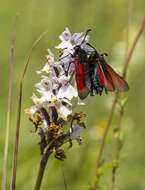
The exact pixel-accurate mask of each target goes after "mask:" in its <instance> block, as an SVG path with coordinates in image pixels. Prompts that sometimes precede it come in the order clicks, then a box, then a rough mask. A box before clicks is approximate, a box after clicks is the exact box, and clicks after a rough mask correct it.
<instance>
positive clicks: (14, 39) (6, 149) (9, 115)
mask: <svg viewBox="0 0 145 190" xmlns="http://www.w3.org/2000/svg"><path fill="white" fill-rule="evenodd" d="M17 16H18V14H17V15H16V17H15V19H14V24H13V32H12V42H11V48H10V60H9V82H8V83H9V84H8V105H7V119H6V135H5V145H4V158H3V171H2V186H1V188H2V190H6V183H7V162H8V149H9V130H10V120H11V107H12V83H13V67H14V50H15V43H16V22H17Z"/></svg>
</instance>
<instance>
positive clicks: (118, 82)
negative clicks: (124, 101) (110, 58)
mask: <svg viewBox="0 0 145 190" xmlns="http://www.w3.org/2000/svg"><path fill="white" fill-rule="evenodd" d="M105 67H106V73H105V76H106V78H107V81H108V80H109V81H112V83H113V86H114V90H116V91H119V92H122V91H127V90H128V89H129V87H128V84H127V82H126V81H125V80H124V79H123V77H121V76H120V75H119V74H117V73H116V72H115V71H114V70H113V69H112V68H111V67H110V65H108V64H105Z"/></svg>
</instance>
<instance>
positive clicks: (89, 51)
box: [61, 29, 129, 99]
mask: <svg viewBox="0 0 145 190" xmlns="http://www.w3.org/2000/svg"><path fill="white" fill-rule="evenodd" d="M90 31H91V29H88V30H87V31H86V32H85V33H83V34H82V35H80V36H79V38H80V39H82V41H80V40H79V44H77V45H74V46H73V53H69V54H68V55H65V56H64V57H63V56H61V59H64V58H65V57H67V56H70V54H71V56H72V58H73V61H71V62H70V64H69V66H68V69H67V71H66V73H67V72H69V68H70V65H71V64H74V66H75V69H74V70H75V71H74V73H75V79H76V84H77V91H78V95H79V97H80V99H85V98H86V97H87V96H88V95H89V94H90V95H91V96H92V95H95V94H100V95H101V94H102V92H103V90H105V92H106V93H107V91H117V92H123V91H127V90H128V89H129V87H128V84H127V82H126V81H125V80H124V79H123V78H122V77H121V76H120V75H119V74H117V73H116V72H115V71H114V70H113V69H112V67H111V66H109V65H108V64H107V62H106V61H105V58H104V56H105V55H107V54H105V53H104V54H100V53H98V52H97V50H96V49H95V48H94V47H93V46H92V45H91V44H89V43H88V40H86V38H87V37H88V33H89V32H90ZM82 37H83V38H82ZM72 41H73V39H72ZM65 49H66V47H65ZM63 51H65V50H63Z"/></svg>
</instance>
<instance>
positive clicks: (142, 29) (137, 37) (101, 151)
mask: <svg viewBox="0 0 145 190" xmlns="http://www.w3.org/2000/svg"><path fill="white" fill-rule="evenodd" d="M144 28H145V16H144V17H143V21H142V23H141V26H140V28H139V31H138V33H137V35H136V37H135V39H134V41H133V44H132V46H131V48H130V51H129V53H128V55H127V57H126V60H125V63H124V69H123V77H124V78H125V77H126V73H127V70H128V66H129V63H130V60H131V58H132V55H133V53H134V50H135V48H136V45H137V43H138V41H139V39H140V37H141V35H142V33H143V31H144ZM118 95H119V94H118V93H116V94H115V98H114V101H113V103H112V107H111V111H110V113H109V117H108V121H107V125H106V128H105V130H104V134H103V137H102V141H101V144H100V147H99V153H98V156H97V161H96V180H95V183H94V184H93V186H92V188H91V189H92V190H96V189H98V184H99V178H100V175H98V169H99V167H100V163H101V160H102V156H103V152H104V147H105V143H106V139H107V135H108V132H109V129H110V127H111V123H112V119H113V114H114V111H115V108H116V104H117V101H118Z"/></svg>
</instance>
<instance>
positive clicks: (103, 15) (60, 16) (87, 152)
mask: <svg viewBox="0 0 145 190" xmlns="http://www.w3.org/2000/svg"><path fill="white" fill-rule="evenodd" d="M129 6H131V7H130V8H129ZM129 9H130V11H128V10H129ZM17 12H18V13H19V18H18V21H17V23H16V47H15V62H14V81H13V96H12V99H13V105H12V118H11V128H10V139H9V142H10V146H9V157H8V183H7V185H8V189H9V184H10V176H11V172H12V171H11V168H12V155H13V154H12V151H13V146H14V137H15V128H16V110H17V109H16V108H17V104H18V101H17V100H18V85H19V80H20V76H21V73H22V70H23V68H24V64H25V62H26V55H27V53H28V51H29V49H30V47H31V46H32V43H33V42H34V41H35V40H36V38H37V37H38V36H39V35H40V34H41V33H42V32H44V31H45V30H47V29H48V33H47V35H46V36H45V37H44V38H43V39H42V40H41V42H40V43H39V44H38V46H37V48H36V49H35V51H34V53H33V56H32V59H31V65H30V67H29V69H28V72H27V76H26V78H25V82H24V94H23V103H22V120H21V131H20V146H19V156H18V174H17V189H18V190H26V189H33V187H34V184H35V180H36V176H37V170H38V164H39V158H40V155H39V148H38V141H39V139H38V137H37V135H35V133H31V132H30V131H31V130H32V129H33V126H32V125H31V123H30V122H29V121H28V118H27V116H26V115H25V113H24V112H23V110H24V109H25V108H27V107H29V106H30V105H31V104H32V102H31V100H30V97H31V95H32V92H34V84H35V83H36V82H38V81H39V77H38V76H37V75H36V72H35V71H36V70H39V69H40V68H42V65H43V64H44V63H45V55H46V54H47V49H48V48H51V49H52V51H54V52H55V53H56V55H58V52H57V50H55V48H54V47H55V46H56V45H57V44H58V43H59V39H58V36H59V35H60V33H61V32H62V31H63V30H64V28H65V27H66V26H67V27H69V28H70V30H71V31H72V32H81V31H85V30H87V29H88V28H91V29H92V32H91V43H92V44H93V46H94V47H96V49H97V50H98V51H100V52H107V53H108V54H109V56H108V57H107V60H108V63H110V64H111V65H113V67H114V68H115V69H116V70H117V71H119V72H120V73H121V70H122V67H123V60H124V56H125V47H126V46H125V44H126V32H127V28H128V12H129V17H130V21H129V30H128V34H129V45H130V44H131V42H132V40H133V39H134V36H135V35H136V33H137V31H138V29H139V26H140V23H141V20H142V18H143V16H144V14H145V1H143V0H138V1H135V0H132V1H131V0H117V1H115V0H105V1H102V0H89V1H88V0H61V1H60V0H42V1H38V0H21V1H18V0H13V1H8V0H5V1H1V2H0V23H1V26H0V134H1V135H0V181H1V176H2V170H1V168H2V161H3V149H4V139H5V125H6V112H7V93H8V63H9V54H10V45H11V35H12V25H13V20H14V18H15V15H16V14H17ZM144 70H145V35H143V36H142V37H141V39H140V41H139V43H138V45H137V48H136V50H135V52H134V56H133V58H132V60H131V63H130V67H129V70H128V75H127V80H128V82H129V86H130V90H129V92H128V93H126V95H125V96H126V97H128V99H127V102H126V106H125V115H124V118H123V123H122V131H121V132H122V138H123V142H124V146H123V149H122V151H121V158H120V167H119V169H118V172H117V176H116V189H119V190H144V189H145V100H144V97H145V85H144V81H145V74H144ZM113 97H114V96H113V94H112V93H109V94H108V95H107V96H106V95H103V96H101V97H100V96H95V97H90V98H89V99H88V100H87V105H86V106H81V107H79V108H78V109H79V110H82V111H84V112H85V113H86V114H87V119H86V122H87V129H86V130H85V131H84V134H83V136H84V141H83V145H82V146H78V145H77V143H76V144H74V146H73V148H72V149H71V150H69V151H68V152H67V159H66V160H65V161H64V162H61V161H59V160H56V159H54V157H53V156H52V157H51V159H50V160H49V161H48V165H47V169H46V171H45V177H44V179H43V184H42V189H44V190H46V189H51V190H63V189H65V188H64V179H63V174H62V168H63V172H64V175H65V179H66V183H67V187H68V190H82V189H84V190H86V189H89V187H90V185H91V184H92V182H93V180H94V178H95V165H96V156H97V150H98V146H99V143H100V139H101V137H102V131H103V129H104V126H105V124H106V120H107V118H108V113H109V110H110V107H111V104H112V99H113ZM117 113H118V110H116V113H115V116H114V119H113V123H112V127H111V130H110V133H109V136H108V139H107V144H106V148H105V154H104V156H103V158H104V161H105V163H107V164H106V165H105V167H104V169H103V175H102V178H101V187H102V188H101V189H102V190H108V189H110V187H111V170H112V169H111V163H112V161H113V160H114V156H115V138H114V135H113V130H112V129H113V128H114V127H116V125H117V123H118V114H117Z"/></svg>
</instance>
